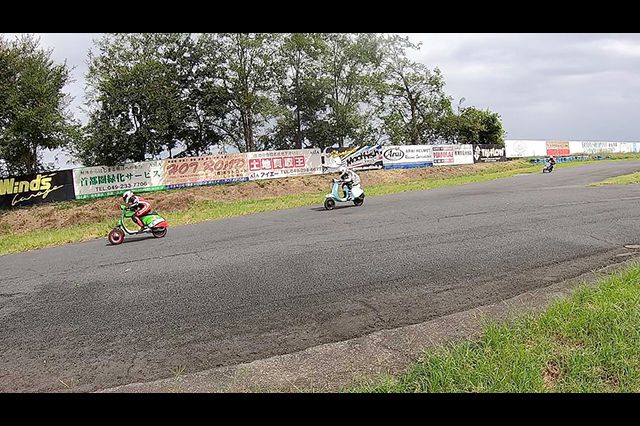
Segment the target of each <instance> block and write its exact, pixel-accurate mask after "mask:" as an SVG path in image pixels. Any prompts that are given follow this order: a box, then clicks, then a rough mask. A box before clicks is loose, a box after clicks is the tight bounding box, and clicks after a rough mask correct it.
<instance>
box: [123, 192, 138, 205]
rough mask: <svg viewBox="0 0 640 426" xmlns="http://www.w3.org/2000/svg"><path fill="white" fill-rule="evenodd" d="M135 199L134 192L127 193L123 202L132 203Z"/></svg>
mask: <svg viewBox="0 0 640 426" xmlns="http://www.w3.org/2000/svg"><path fill="white" fill-rule="evenodd" d="M133 197H135V195H133V192H132V191H127V192H125V193H124V194H122V201H124V202H125V203H130V202H131V201H132V199H133Z"/></svg>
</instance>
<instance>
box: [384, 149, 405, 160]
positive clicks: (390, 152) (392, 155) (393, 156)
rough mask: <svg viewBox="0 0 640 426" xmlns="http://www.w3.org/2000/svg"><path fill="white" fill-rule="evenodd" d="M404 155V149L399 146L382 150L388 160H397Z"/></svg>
mask: <svg viewBox="0 0 640 426" xmlns="http://www.w3.org/2000/svg"><path fill="white" fill-rule="evenodd" d="M403 157H404V151H403V150H401V149H399V148H389V149H387V150H386V151H385V152H384V158H386V159H387V160H389V161H398V160H401V159H402V158H403Z"/></svg>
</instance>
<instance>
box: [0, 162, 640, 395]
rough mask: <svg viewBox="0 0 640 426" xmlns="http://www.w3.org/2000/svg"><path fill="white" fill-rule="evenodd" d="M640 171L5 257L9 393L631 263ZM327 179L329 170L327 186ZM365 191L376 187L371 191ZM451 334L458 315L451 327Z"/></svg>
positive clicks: (90, 384)
mask: <svg viewBox="0 0 640 426" xmlns="http://www.w3.org/2000/svg"><path fill="white" fill-rule="evenodd" d="M637 170H640V162H638V161H633V162H632V161H625V162H615V163H600V164H594V165H588V166H580V167H575V168H566V169H557V170H556V171H554V172H553V173H551V174H544V175H543V174H542V173H539V174H534V175H522V176H515V177H512V178H508V179H502V180H497V181H492V182H486V183H478V184H469V185H463V186H457V187H449V188H441V189H435V190H428V191H416V192H406V193H402V194H395V195H387V196H381V197H373V198H368V199H367V200H366V201H365V204H364V206H362V207H354V206H352V205H351V206H349V205H345V207H338V208H336V209H335V210H334V211H330V212H329V211H324V209H322V208H321V202H322V200H321V199H320V200H318V205H317V206H312V207H303V208H297V209H290V210H281V211H276V212H269V213H261V214H255V215H251V216H245V217H237V218H230V219H224V220H218V221H211V222H206V223H201V224H196V225H189V226H179V227H173V228H170V229H169V232H168V234H167V237H166V238H164V239H154V238H149V237H147V236H144V237H131V238H129V239H128V240H126V241H125V243H124V244H122V245H120V246H109V245H108V244H107V240H106V236H105V238H104V239H102V240H95V241H88V242H83V243H78V244H70V245H66V246H61V247H56V248H49V249H43V250H37V251H33V252H28V253H22V254H16V255H8V256H2V257H0V324H1V326H0V347H1V348H2V351H1V352H0V391H2V392H59V391H69V390H72V391H80V392H88V391H95V390H99V389H105V388H111V387H115V386H119V385H123V384H127V383H134V382H147V381H152V380H157V379H161V378H170V377H172V376H174V375H177V374H180V373H181V372H184V373H194V372H198V371H202V370H207V369H211V368H215V367H220V366H227V365H234V364H238V363H243V362H248V361H252V360H257V359H262V358H266V357H271V356H274V355H280V354H286V353H291V352H295V351H300V350H302V349H305V348H308V347H311V346H315V345H319V344H323V343H328V342H335V341H341V340H345V339H349V338H354V337H358V336H361V335H364V334H368V333H371V332H374V331H377V330H382V329H390V328H395V327H400V326H404V325H409V324H416V323H420V322H424V321H428V320H431V319H434V318H437V317H440V316H444V315H448V314H451V313H455V312H460V311H464V310H467V309H471V308H475V307H478V306H483V305H488V304H492V303H496V302H499V301H501V300H504V299H508V298H510V297H513V296H515V295H518V294H521V293H524V292H527V291H531V290H534V289H536V288H541V287H545V286H548V285H550V284H552V283H555V282H559V281H562V280H565V279H568V278H571V277H575V276H578V275H580V274H582V273H584V272H586V271H589V270H592V269H595V268H597V267H601V266H604V265H608V264H611V263H616V262H619V261H623V260H626V259H628V257H625V256H617V255H621V254H625V253H628V252H629V250H628V249H625V248H624V247H623V246H624V245H625V244H638V243H640V223H639V222H638V220H637V211H638V206H639V203H640V191H639V190H638V187H637V186H635V185H626V186H605V187H597V188H593V187H587V185H588V184H589V183H591V182H596V181H599V180H602V179H605V178H607V177H610V176H616V175H621V174H628V173H631V172H634V171H637ZM328 180H329V178H328ZM365 189H366V188H365ZM452 327H455V324H452Z"/></svg>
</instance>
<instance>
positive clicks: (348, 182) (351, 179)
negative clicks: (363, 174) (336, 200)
mask: <svg viewBox="0 0 640 426" xmlns="http://www.w3.org/2000/svg"><path fill="white" fill-rule="evenodd" d="M338 172H339V173H340V180H341V181H342V191H343V192H344V196H345V197H346V196H347V191H346V188H349V191H351V189H352V188H353V185H360V176H358V174H357V173H356V172H354V171H353V170H349V169H347V168H346V167H345V166H340V169H339V170H338Z"/></svg>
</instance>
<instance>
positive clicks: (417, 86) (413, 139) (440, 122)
mask: <svg viewBox="0 0 640 426" xmlns="http://www.w3.org/2000/svg"><path fill="white" fill-rule="evenodd" d="M419 48H420V45H416V44H413V43H411V42H409V39H408V38H403V37H400V36H390V37H387V38H386V39H385V42H384V49H385V50H384V51H385V56H384V65H385V68H384V70H385V81H384V84H382V85H380V86H379V91H378V96H379V101H378V111H379V115H380V117H381V118H382V122H383V126H382V127H383V130H384V133H385V135H386V137H387V138H388V143H391V144H394V145H403V144H416V145H418V144H429V143H436V142H440V141H443V140H447V139H448V137H449V136H450V134H451V132H450V120H449V117H450V115H451V114H452V110H451V99H450V97H448V96H446V94H445V93H444V85H445V83H444V79H443V77H442V74H441V73H440V70H439V69H438V68H435V69H434V71H433V72H432V71H430V70H429V69H428V68H427V67H426V66H425V65H424V64H421V63H417V62H414V61H411V60H409V59H408V58H407V56H406V50H407V49H416V50H417V49H419Z"/></svg>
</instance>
